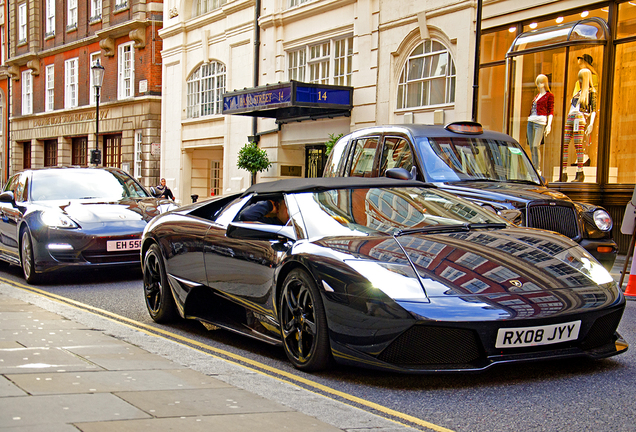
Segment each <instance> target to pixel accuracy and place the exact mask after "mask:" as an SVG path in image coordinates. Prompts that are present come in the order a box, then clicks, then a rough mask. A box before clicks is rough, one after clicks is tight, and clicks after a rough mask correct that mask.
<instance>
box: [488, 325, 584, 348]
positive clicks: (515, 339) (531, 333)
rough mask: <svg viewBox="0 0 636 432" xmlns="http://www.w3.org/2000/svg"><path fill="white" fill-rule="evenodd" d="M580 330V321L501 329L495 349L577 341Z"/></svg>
mask: <svg viewBox="0 0 636 432" xmlns="http://www.w3.org/2000/svg"><path fill="white" fill-rule="evenodd" d="M580 330H581V321H580V320H579V321H571V322H567V323H561V324H550V325H543V326H536V327H511V328H500V329H499V331H498V332H497V342H496V343H495V348H520V347H527V346H537V345H550V344H555V343H560V342H567V341H571V340H576V339H577V338H578V337H579V331H580Z"/></svg>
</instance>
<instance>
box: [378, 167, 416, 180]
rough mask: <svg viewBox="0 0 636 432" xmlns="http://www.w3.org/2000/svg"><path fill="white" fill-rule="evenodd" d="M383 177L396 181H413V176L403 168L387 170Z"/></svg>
mask: <svg viewBox="0 0 636 432" xmlns="http://www.w3.org/2000/svg"><path fill="white" fill-rule="evenodd" d="M384 176H385V177H388V178H392V179H398V180H413V179H414V177H413V174H412V173H411V172H410V171H407V170H405V169H404V168H389V169H388V170H386V171H385V173H384Z"/></svg>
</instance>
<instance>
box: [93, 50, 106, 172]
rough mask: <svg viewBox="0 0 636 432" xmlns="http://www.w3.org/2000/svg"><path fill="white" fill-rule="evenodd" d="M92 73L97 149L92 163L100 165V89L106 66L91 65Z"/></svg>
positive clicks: (94, 151)
mask: <svg viewBox="0 0 636 432" xmlns="http://www.w3.org/2000/svg"><path fill="white" fill-rule="evenodd" d="M91 73H92V74H93V87H95V110H96V112H95V150H91V163H92V164H95V165H99V164H101V163H102V152H101V151H100V150H99V91H100V89H101V88H102V83H103V82H104V66H102V65H101V64H100V63H99V59H97V63H95V64H94V65H93V66H92V67H91Z"/></svg>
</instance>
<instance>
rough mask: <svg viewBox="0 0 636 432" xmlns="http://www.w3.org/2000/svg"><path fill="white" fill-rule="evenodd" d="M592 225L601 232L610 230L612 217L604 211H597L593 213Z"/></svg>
mask: <svg viewBox="0 0 636 432" xmlns="http://www.w3.org/2000/svg"><path fill="white" fill-rule="evenodd" d="M594 223H595V224H596V226H597V227H598V229H600V230H601V231H609V230H611V229H612V225H613V224H612V217H611V216H610V215H609V213H608V212H606V211H605V210H601V209H598V210H596V211H595V212H594Z"/></svg>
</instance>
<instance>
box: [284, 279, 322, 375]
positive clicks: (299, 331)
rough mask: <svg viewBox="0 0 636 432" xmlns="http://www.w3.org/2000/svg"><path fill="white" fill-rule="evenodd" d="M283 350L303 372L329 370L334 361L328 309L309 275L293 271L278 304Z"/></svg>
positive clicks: (285, 283) (286, 280)
mask: <svg viewBox="0 0 636 432" xmlns="http://www.w3.org/2000/svg"><path fill="white" fill-rule="evenodd" d="M278 310H279V313H280V326H281V333H282V337H283V346H284V347H285V353H286V354H287V357H288V358H289V360H290V361H291V362H292V363H293V365H294V366H295V367H297V368H298V369H301V370H304V371H316V370H321V369H324V368H326V367H327V366H328V365H329V363H330V361H331V349H330V347H329V335H328V329H327V319H326V318H325V308H324V306H323V303H322V298H321V297H320V293H319V292H318V289H317V288H316V284H315V283H314V281H313V280H312V278H311V277H310V276H309V275H308V274H307V272H305V271H303V270H301V269H295V270H292V271H291V272H290V273H289V275H287V277H286V278H285V282H284V284H283V292H282V294H281V297H280V303H279V308H278Z"/></svg>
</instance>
